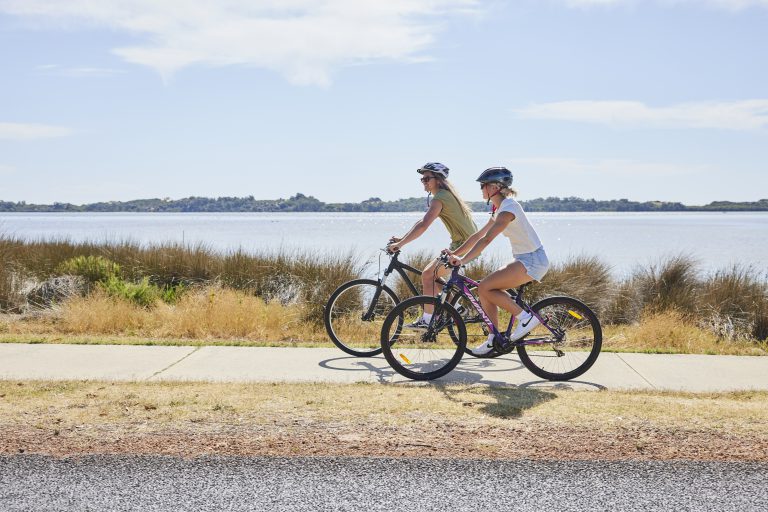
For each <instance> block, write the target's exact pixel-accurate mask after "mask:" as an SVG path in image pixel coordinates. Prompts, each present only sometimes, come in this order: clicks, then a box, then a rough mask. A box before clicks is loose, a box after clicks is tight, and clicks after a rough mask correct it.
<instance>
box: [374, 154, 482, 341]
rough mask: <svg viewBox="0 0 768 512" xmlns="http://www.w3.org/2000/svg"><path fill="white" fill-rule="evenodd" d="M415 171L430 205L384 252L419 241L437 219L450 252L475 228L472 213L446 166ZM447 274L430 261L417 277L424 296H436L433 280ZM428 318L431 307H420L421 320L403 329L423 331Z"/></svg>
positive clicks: (431, 165)
mask: <svg viewBox="0 0 768 512" xmlns="http://www.w3.org/2000/svg"><path fill="white" fill-rule="evenodd" d="M416 172H418V173H419V174H421V182H422V183H423V184H424V190H425V191H426V192H428V193H429V195H431V196H433V199H432V201H431V203H430V202H428V204H429V209H428V210H427V213H426V214H425V215H424V218H423V219H421V220H419V221H418V222H416V224H414V225H413V227H412V228H411V229H410V230H409V231H408V232H407V233H406V234H405V235H403V236H402V237H396V236H393V237H392V238H390V240H389V244H388V245H387V250H389V251H390V252H396V251H399V250H400V249H402V247H403V246H404V245H405V244H407V243H409V242H412V241H414V240H416V239H417V238H419V237H420V236H421V235H422V234H423V233H424V232H425V231H426V230H427V228H429V226H430V225H431V224H432V222H434V220H435V219H437V218H439V219H440V220H441V221H443V224H444V225H445V228H446V229H447V230H448V233H449V234H450V236H451V246H450V247H451V249H455V248H457V247H459V246H460V245H462V244H463V243H464V242H466V241H467V239H468V238H469V237H470V235H472V233H474V232H475V231H476V230H477V225H476V224H475V222H474V221H473V220H472V210H470V209H469V207H468V206H467V204H466V203H465V202H464V201H462V199H461V197H459V194H458V193H457V192H456V189H455V188H454V187H453V185H451V183H450V182H449V181H448V172H449V169H448V167H446V166H444V165H443V164H441V163H438V162H429V163H426V164H424V166H423V167H420V168H418V169H416ZM429 195H428V196H427V197H429ZM449 273H450V272H449V271H448V269H446V268H445V267H443V266H442V265H439V264H438V261H437V260H432V262H431V263H430V264H429V265H427V266H426V268H425V269H424V272H422V274H421V283H422V286H423V293H424V295H437V294H438V293H439V292H440V290H441V289H442V288H441V287H440V285H439V284H438V283H436V282H435V280H436V279H437V278H438V277H444V276H447V275H448V274H449ZM431 318H432V307H431V306H427V307H425V308H424V315H423V316H422V318H420V319H419V320H418V321H416V322H414V323H413V324H410V325H408V326H407V327H411V328H425V327H426V326H427V325H428V324H429V320H430V319H431Z"/></svg>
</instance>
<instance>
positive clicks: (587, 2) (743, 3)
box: [559, 0, 768, 11]
mask: <svg viewBox="0 0 768 512" xmlns="http://www.w3.org/2000/svg"><path fill="white" fill-rule="evenodd" d="M559 1H560V2H565V4H566V5H567V6H569V7H580V8H589V7H599V6H613V5H635V4H639V3H648V2H649V0H559ZM654 3H659V4H663V5H678V4H683V5H685V4H700V5H704V6H707V7H715V8H719V9H725V10H729V11H740V10H742V9H747V8H749V7H768V0H654Z"/></svg>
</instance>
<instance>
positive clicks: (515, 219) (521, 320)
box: [450, 167, 549, 355]
mask: <svg viewBox="0 0 768 512" xmlns="http://www.w3.org/2000/svg"><path fill="white" fill-rule="evenodd" d="M477 181H479V182H480V189H481V190H482V191H483V199H486V200H487V201H488V202H489V203H493V209H492V213H491V219H490V220H489V221H488V223H487V224H486V225H485V226H483V227H482V228H481V229H480V230H479V231H477V232H476V233H475V234H473V235H472V236H470V237H469V238H468V239H467V241H466V242H464V243H463V244H462V245H461V246H460V247H458V248H457V249H456V250H455V251H453V252H451V253H450V254H451V256H452V257H451V259H450V261H451V263H452V264H453V265H463V264H466V263H467V262H469V261H471V260H473V259H475V258H477V257H478V256H480V253H481V252H483V249H485V248H486V247H487V246H488V244H489V243H491V241H492V240H493V239H494V238H496V237H497V236H498V235H499V234H500V233H503V234H504V236H506V237H507V238H509V242H510V244H511V245H512V254H513V255H514V260H513V261H512V263H510V264H509V265H506V266H505V267H503V268H501V269H499V270H497V271H496V272H493V273H491V274H490V275H488V276H487V277H486V278H485V279H483V280H482V281H480V285H479V286H478V294H479V295H480V303H481V304H482V305H483V309H484V310H485V312H486V314H487V315H488V318H489V319H490V320H491V321H492V322H493V325H495V326H497V327H498V323H499V311H498V309H497V308H498V307H501V308H504V309H505V310H507V311H509V312H510V313H512V314H513V315H515V316H516V317H517V318H518V323H517V327H515V330H514V331H512V334H511V335H510V339H511V340H512V341H515V340H518V339H520V338H522V337H523V336H525V335H526V334H528V333H529V332H531V330H532V329H533V328H534V327H536V326H537V325H539V321H538V320H537V319H536V317H535V316H533V315H531V314H530V313H528V312H526V311H523V310H522V308H521V307H520V306H518V305H517V303H516V302H515V301H514V300H513V299H512V298H511V297H510V296H509V294H508V293H507V292H506V290H507V289H508V288H516V287H518V286H520V285H522V284H525V283H528V282H530V281H534V280H535V281H541V279H542V278H543V277H544V274H546V273H547V270H549V260H548V259H547V254H546V253H545V252H544V246H542V245H541V240H539V236H538V235H537V234H536V231H535V230H534V229H533V226H531V223H530V222H528V217H526V215H525V212H524V211H523V208H522V207H521V206H520V203H518V202H517V201H515V199H514V196H515V195H517V192H516V191H515V190H514V189H512V188H511V186H512V173H511V172H510V171H509V170H508V169H506V168H505V167H491V168H490V169H486V170H485V171H483V173H482V174H481V175H480V177H478V178H477ZM491 350H493V334H489V335H488V339H487V340H486V341H485V342H483V344H482V345H480V346H478V347H476V348H474V349H473V352H474V353H475V354H478V355H480V354H487V353H488V352H490V351H491Z"/></svg>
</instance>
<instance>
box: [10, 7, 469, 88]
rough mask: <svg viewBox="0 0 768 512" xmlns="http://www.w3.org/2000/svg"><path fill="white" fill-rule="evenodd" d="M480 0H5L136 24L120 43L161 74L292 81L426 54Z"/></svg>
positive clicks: (68, 17)
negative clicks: (244, 74) (256, 74)
mask: <svg viewBox="0 0 768 512" xmlns="http://www.w3.org/2000/svg"><path fill="white" fill-rule="evenodd" d="M477 2H478V0H386V1H384V0H321V1H318V0H222V1H219V2H215V3H213V2H200V3H195V2H189V1H188V0H163V1H156V0H100V1H98V2H94V1H92V0H68V1H66V2H62V1H60V0H0V11H4V12H6V13H9V14H12V15H17V16H21V17H24V18H27V19H30V20H33V21H35V22H38V23H44V24H47V25H48V26H51V25H52V26H54V27H63V28H70V27H78V26H91V27H101V28H104V27H105V28H109V29H112V30H118V31H123V32H128V33H131V34H134V35H136V36H138V37H140V38H143V39H144V42H143V43H141V44H137V45H133V46H125V47H121V48H115V49H114V50H113V51H114V53H115V54H117V55H119V56H120V57H122V58H123V59H124V60H126V61H128V62H131V63H134V64H140V65H144V66H149V67H151V68H153V69H155V70H157V71H158V72H159V73H160V74H161V75H162V76H163V77H164V78H169V77H170V76H171V75H173V73H175V72H176V71H178V70H180V69H182V68H185V67H188V66H193V65H206V66H228V65H246V66H255V67H260V68H266V69H270V70H273V71H276V72H278V73H280V74H282V75H283V76H285V77H286V78H287V79H288V80H289V81H291V82H293V83H296V84H316V85H327V84H329V83H330V80H331V73H332V71H333V70H334V69H336V68H338V67H340V66H346V65H351V64H357V63H361V62H369V61H373V60H378V59H391V60H398V61H408V60H413V59H419V58H423V55H421V52H423V51H424V50H425V49H426V48H427V47H428V46H429V45H430V43H432V42H433V41H434V38H435V36H436V34H437V32H438V31H439V30H440V21H441V20H442V19H443V18H444V17H445V16H447V15H468V14H471V13H472V12H473V10H474V9H475V7H476V3H477Z"/></svg>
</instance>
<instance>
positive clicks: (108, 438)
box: [0, 381, 768, 461]
mask: <svg viewBox="0 0 768 512" xmlns="http://www.w3.org/2000/svg"><path fill="white" fill-rule="evenodd" d="M0 418H1V419H0V453H6V454H14V453H19V452H23V453H47V454H56V455H71V454H85V453H164V454H172V455H183V456H195V455H201V454H221V455H341V456H344V455H355V456H389V457H398V456H404V457H471V458H498V459H511V458H526V459H539V460H541V459H550V460H580V459H593V460H594V459H598V460H600V459H601V460H621V459H632V460H654V459H655V460H669V459H678V460H679V459H687V460H742V461H746V460H760V461H765V460H768V435H767V434H766V432H765V428H764V425H765V424H766V422H768V394H766V393H759V392H749V393H725V394H690V393H661V392H620V391H600V392H594V391H583V392H576V391H562V390H554V389H536V388H513V387H509V388H504V387H501V388H494V387H487V386H479V387H473V386H460V385H455V386H439V385H432V386H400V385H384V386H382V385H369V384H355V385H330V384H280V385H275V384H200V383H173V384H170V383H151V384H149V383H141V384H138V383H136V384H131V383H102V382H55V383H54V382H8V381H0Z"/></svg>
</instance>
